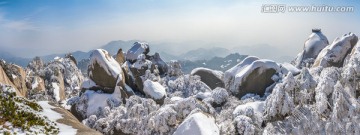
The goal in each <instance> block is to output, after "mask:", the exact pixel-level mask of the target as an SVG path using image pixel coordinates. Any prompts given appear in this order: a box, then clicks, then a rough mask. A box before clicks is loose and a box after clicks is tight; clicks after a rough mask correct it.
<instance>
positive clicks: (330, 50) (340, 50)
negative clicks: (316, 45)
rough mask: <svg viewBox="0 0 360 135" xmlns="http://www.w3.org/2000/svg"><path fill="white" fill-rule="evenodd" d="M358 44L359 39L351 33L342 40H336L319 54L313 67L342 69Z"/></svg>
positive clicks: (341, 38)
mask: <svg viewBox="0 0 360 135" xmlns="http://www.w3.org/2000/svg"><path fill="white" fill-rule="evenodd" d="M357 42H358V37H357V36H356V35H355V34H354V33H351V32H350V33H349V34H345V35H343V36H342V37H340V38H339V37H338V38H336V39H335V40H334V42H333V43H332V44H331V45H329V46H326V47H325V48H324V49H323V50H322V51H321V52H320V53H319V55H318V57H317V58H316V60H315V63H314V65H313V67H318V66H322V67H331V66H334V67H342V66H343V63H344V60H345V58H346V56H347V55H348V54H349V53H350V52H351V50H352V49H353V47H354V46H355V45H356V43H357Z"/></svg>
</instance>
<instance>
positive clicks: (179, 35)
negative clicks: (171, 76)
mask: <svg viewBox="0 0 360 135" xmlns="http://www.w3.org/2000/svg"><path fill="white" fill-rule="evenodd" d="M330 2H331V3H330ZM264 4H286V5H292V6H307V5H330V6H353V7H354V11H353V12H346V13H317V12H298V13H288V12H286V13H262V12H261V8H262V6H263V5H264ZM359 5H360V4H359V2H358V1H356V0H342V1H340V0H339V1H334V0H331V1H330V0H328V1H321V2H320V1H314V0H305V1H301V2H298V1H282V0H280V1H233V0H225V1H215V0H211V1H201V0H195V1H181V0H174V1H165V0H141V1H127V0H124V1H123V0H121V1H115V0H109V1H97V0H86V1H85V0H73V1H70V0H63V1H50V0H43V1H39V0H34V1H26V0H15V1H11V0H1V1H0V30H1V31H2V32H1V33H0V48H1V49H4V51H6V52H9V53H12V54H16V56H19V57H27V58H30V57H34V56H43V55H48V54H58V53H66V52H73V51H88V50H91V49H94V48H97V47H100V46H103V45H105V44H107V43H109V42H110V41H115V40H124V41H127V40H144V41H147V42H149V43H150V45H151V44H152V43H154V44H157V43H168V44H169V47H172V48H174V47H179V46H181V47H182V48H186V49H187V50H191V49H196V48H199V47H204V46H210V45H211V46H212V47H223V48H227V49H232V48H234V47H241V46H253V45H258V44H268V45H270V46H274V47H276V48H278V49H280V51H281V52H283V53H284V54H279V56H286V55H290V56H293V57H295V55H296V54H297V53H298V52H300V50H301V49H302V46H303V43H304V42H305V40H306V39H307V38H308V36H309V35H310V33H311V29H312V28H321V29H322V32H323V33H324V34H325V35H326V36H327V38H328V39H329V42H332V41H333V40H334V39H335V38H336V37H339V36H341V35H343V34H345V33H348V32H353V33H355V34H358V35H359V33H360V27H356V26H358V25H359V22H360V14H359V13H360V12H359V7H360V6H359ZM171 45H172V46H171ZM186 49H185V50H186ZM260 51H261V50H260ZM263 51H264V52H266V51H268V50H263Z"/></svg>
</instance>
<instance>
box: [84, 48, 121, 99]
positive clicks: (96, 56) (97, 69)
mask: <svg viewBox="0 0 360 135" xmlns="http://www.w3.org/2000/svg"><path fill="white" fill-rule="evenodd" d="M88 75H89V78H90V79H91V80H93V81H94V82H95V83H96V84H97V85H99V86H101V87H106V88H115V86H116V85H117V84H116V82H117V80H118V77H119V78H121V82H122V84H123V86H124V84H125V79H124V78H125V76H124V73H123V71H122V69H121V67H120V65H119V63H118V62H116V61H115V59H114V58H113V57H112V56H111V55H110V54H109V53H108V52H107V51H105V50H103V49H97V50H94V51H93V52H92V53H91V56H90V64H89V68H88ZM104 92H107V93H113V92H114V89H112V90H109V91H107V90H105V91H104Z"/></svg>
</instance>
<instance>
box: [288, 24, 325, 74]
mask: <svg viewBox="0 0 360 135" xmlns="http://www.w3.org/2000/svg"><path fill="white" fill-rule="evenodd" d="M328 45H329V41H328V39H327V38H326V36H325V35H324V34H323V33H322V32H321V30H320V29H313V30H312V33H311V35H310V36H309V38H308V39H307V40H306V41H305V44H304V48H303V51H302V52H301V53H299V54H298V57H297V58H296V60H295V65H296V67H297V68H302V67H304V66H308V67H309V66H311V65H312V64H313V63H314V61H315V59H316V57H317V56H318V55H319V53H320V52H321V50H323V49H324V48H325V47H326V46H328Z"/></svg>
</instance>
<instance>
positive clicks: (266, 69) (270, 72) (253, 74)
mask: <svg viewBox="0 0 360 135" xmlns="http://www.w3.org/2000/svg"><path fill="white" fill-rule="evenodd" d="M253 60H254V61H253ZM250 62H251V63H250ZM249 63H250V64H249ZM240 65H243V66H240ZM277 72H280V67H279V65H278V64H277V63H275V62H274V61H270V60H256V58H253V57H249V58H246V59H244V61H243V62H242V63H240V64H239V65H237V66H235V68H231V69H229V70H228V71H226V72H225V74H226V77H227V78H225V79H224V80H226V82H225V84H226V89H229V90H230V91H231V92H232V93H233V94H235V95H236V96H238V97H242V96H244V95H246V94H248V93H254V94H258V95H261V96H262V95H264V93H265V90H266V88H267V87H269V86H270V85H272V84H273V83H275V81H274V79H273V76H274V75H275V74H276V73H277Z"/></svg>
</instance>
